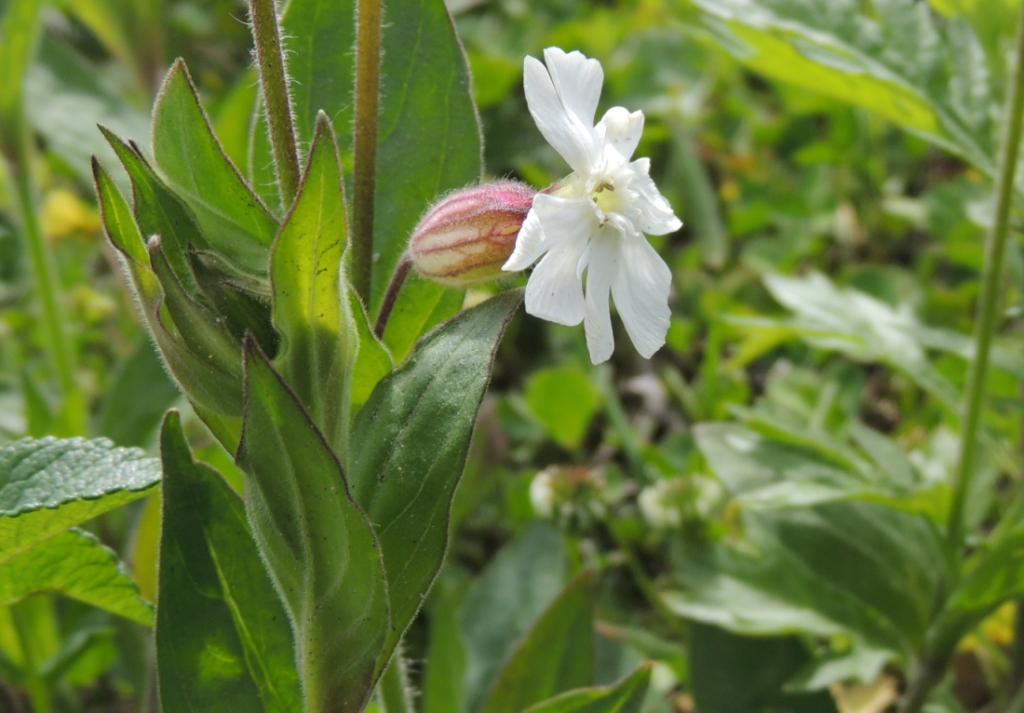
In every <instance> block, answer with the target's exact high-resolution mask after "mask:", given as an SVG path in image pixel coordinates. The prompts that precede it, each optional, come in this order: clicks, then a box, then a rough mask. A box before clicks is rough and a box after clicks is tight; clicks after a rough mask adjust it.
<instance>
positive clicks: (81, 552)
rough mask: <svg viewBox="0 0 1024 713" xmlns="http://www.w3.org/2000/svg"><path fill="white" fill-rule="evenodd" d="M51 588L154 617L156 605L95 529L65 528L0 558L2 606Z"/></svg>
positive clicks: (141, 618)
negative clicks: (104, 543) (154, 605)
mask: <svg viewBox="0 0 1024 713" xmlns="http://www.w3.org/2000/svg"><path fill="white" fill-rule="evenodd" d="M45 591H53V592H59V593H60V594H63V595H64V596H66V597H71V598H72V599H77V600H79V601H81V602H85V603H86V604H91V605H93V606H96V607H99V608H101V609H106V610H107V611H109V612H112V613H114V614H118V615H119V616H123V617H125V618H128V619H131V620H132V621H137V622H139V623H140V624H145V625H147V626H148V625H150V624H151V623H152V622H153V607H152V605H150V604H149V602H147V601H146V600H144V599H143V598H142V597H141V596H140V595H139V587H138V585H136V584H135V581H134V580H133V579H132V577H131V574H129V572H128V570H127V569H126V568H125V566H124V565H123V564H122V563H121V561H120V560H118V558H117V554H116V553H115V552H114V551H113V550H111V549H110V548H109V547H106V546H104V545H103V544H102V543H101V542H100V541H99V540H97V539H96V538H95V537H94V536H93V535H90V534H89V533H87V532H83V531H81V530H78V529H71V530H68V531H67V532H62V533H60V534H59V535H55V536H53V537H51V538H50V539H48V540H47V541H46V542H44V543H42V544H40V545H38V546H37V547H34V548H32V549H31V550H29V551H27V552H23V553H22V554H20V555H18V556H16V557H13V558H11V559H8V560H7V561H6V562H4V563H3V564H0V606H7V605H8V604H13V603H14V602H16V601H18V600H20V599H22V598H24V597H26V596H28V595H29V594H33V593H35V592H45Z"/></svg>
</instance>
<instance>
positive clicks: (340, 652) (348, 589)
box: [238, 339, 391, 712]
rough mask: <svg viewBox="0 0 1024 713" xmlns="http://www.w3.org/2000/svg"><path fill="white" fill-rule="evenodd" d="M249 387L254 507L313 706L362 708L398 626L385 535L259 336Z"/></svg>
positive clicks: (247, 460) (243, 460)
mask: <svg viewBox="0 0 1024 713" xmlns="http://www.w3.org/2000/svg"><path fill="white" fill-rule="evenodd" d="M245 393H246V404H245V417H244V427H243V433H242V443H241V445H240V446H239V452H238V462H239V465H240V466H241V467H242V469H243V470H244V471H245V472H246V473H247V474H248V475H249V478H248V480H247V482H246V511H247V512H248V514H249V520H250V522H251V523H252V526H253V534H254V536H255V538H256V541H257V542H258V543H259V546H260V552H261V554H262V556H263V559H264V561H265V562H266V564H267V568H268V570H269V572H270V575H271V578H272V579H273V580H274V584H275V585H276V586H277V590H278V592H279V593H280V595H281V597H282V598H283V599H284V602H285V607H286V609H287V610H288V613H289V616H290V617H291V620H292V623H293V626H294V628H295V634H296V649H297V652H298V653H297V659H298V661H299V663H300V667H301V669H302V670H301V672H300V673H301V675H302V679H303V690H304V692H305V696H306V705H307V708H309V709H311V710H324V709H326V707H327V703H328V702H330V704H331V706H332V708H331V710H337V711H343V712H347V711H360V710H362V706H363V705H364V704H365V703H366V701H367V699H368V697H369V695H370V694H371V692H372V691H373V685H374V683H375V680H376V676H377V675H379V673H380V671H379V669H378V667H377V661H378V658H379V656H380V653H381V649H382V647H383V645H384V640H385V636H386V634H387V632H388V631H389V630H391V626H389V617H388V602H387V585H386V583H385V580H384V572H383V569H382V565H381V556H380V551H379V549H378V546H377V542H376V539H375V537H374V534H373V531H372V530H371V527H370V523H369V521H368V520H367V518H366V515H365V514H364V513H363V511H362V510H361V509H360V508H359V507H358V506H357V505H356V504H355V502H353V500H352V497H351V495H350V494H349V488H348V484H347V482H346V480H345V474H344V473H343V472H342V469H341V465H340V464H339V462H338V459H337V457H336V456H335V454H334V453H333V452H332V451H331V449H330V448H329V447H328V446H327V443H326V442H325V440H324V437H323V435H322V434H321V433H320V432H319V431H318V430H317V429H316V427H315V426H314V425H313V423H312V422H311V421H310V419H309V416H308V415H307V414H306V412H305V410H304V409H303V408H302V406H301V405H300V404H299V402H298V401H297V400H296V398H295V395H294V394H293V393H292V392H291V391H290V390H289V389H288V387H287V386H286V385H285V383H284V381H282V379H281V377H280V376H278V374H277V373H276V372H274V370H273V368H272V367H271V366H270V363H269V362H268V361H267V358H266V356H264V355H263V353H262V352H260V351H259V347H258V346H257V345H256V344H255V342H253V340H251V339H250V340H248V341H247V343H246V387H245Z"/></svg>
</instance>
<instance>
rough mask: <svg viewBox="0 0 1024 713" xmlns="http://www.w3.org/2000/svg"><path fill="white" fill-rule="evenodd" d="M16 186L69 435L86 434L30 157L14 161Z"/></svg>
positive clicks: (23, 229)
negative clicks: (39, 212)
mask: <svg viewBox="0 0 1024 713" xmlns="http://www.w3.org/2000/svg"><path fill="white" fill-rule="evenodd" d="M13 173H14V176H13V181H12V182H13V183H14V190H15V192H16V193H17V194H18V211H19V213H20V214H21V215H20V218H21V226H22V233H23V234H24V238H25V242H26V243H27V245H28V254H29V262H30V263H31V266H32V278H33V280H34V281H35V286H36V296H37V298H38V300H39V304H40V306H41V307H42V319H43V332H44V333H45V334H46V346H47V350H48V351H49V355H50V361H51V362H52V365H53V370H54V373H55V374H56V376H57V382H58V384H59V386H60V393H61V399H62V404H61V407H62V416H63V421H64V426H65V428H66V429H67V431H68V432H69V433H68V435H82V434H84V433H85V428H86V415H85V406H84V402H83V400H82V399H81V398H80V394H79V390H78V385H77V383H76V382H75V367H74V358H73V356H72V351H71V345H70V342H69V340H68V336H67V333H66V332H65V331H64V318H63V316H62V315H61V309H60V302H59V295H60V291H61V290H60V281H59V280H58V278H57V270H56V267H55V266H54V264H53V256H52V253H51V251H50V250H49V248H48V247H47V245H46V240H45V238H44V236H43V231H42V229H41V227H40V225H39V216H38V214H37V213H36V205H37V203H36V200H35V198H36V195H35V190H34V187H33V182H32V175H31V170H30V168H29V166H28V159H25V160H24V161H19V162H17V163H16V164H15V165H14V171H13Z"/></svg>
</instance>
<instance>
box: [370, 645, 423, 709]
mask: <svg viewBox="0 0 1024 713" xmlns="http://www.w3.org/2000/svg"><path fill="white" fill-rule="evenodd" d="M378 686H379V688H378V690H379V691H380V697H381V703H382V704H383V707H384V713H413V711H415V708H414V707H413V704H412V701H410V700H409V682H408V681H407V680H406V675H405V662H404V661H403V660H402V651H401V647H399V648H398V649H397V650H396V651H395V653H394V655H393V656H392V657H391V663H389V664H388V667H387V668H386V669H384V674H383V675H382V676H381V677H380V683H379V684H378Z"/></svg>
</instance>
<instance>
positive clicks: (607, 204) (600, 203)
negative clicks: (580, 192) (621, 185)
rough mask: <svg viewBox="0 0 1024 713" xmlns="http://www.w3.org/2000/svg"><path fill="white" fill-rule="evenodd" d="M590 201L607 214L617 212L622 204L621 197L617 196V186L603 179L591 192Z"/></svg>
mask: <svg viewBox="0 0 1024 713" xmlns="http://www.w3.org/2000/svg"><path fill="white" fill-rule="evenodd" d="M590 200H592V201H594V205H596V206H597V207H598V208H600V209H601V210H602V211H604V212H605V213H608V212H613V211H615V209H616V208H617V207H618V206H619V204H620V203H621V200H620V199H619V197H618V196H616V195H615V184H614V183H612V182H611V180H610V179H608V178H602V179H601V180H599V181H598V182H597V183H596V184H595V185H594V188H593V190H591V191H590Z"/></svg>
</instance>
